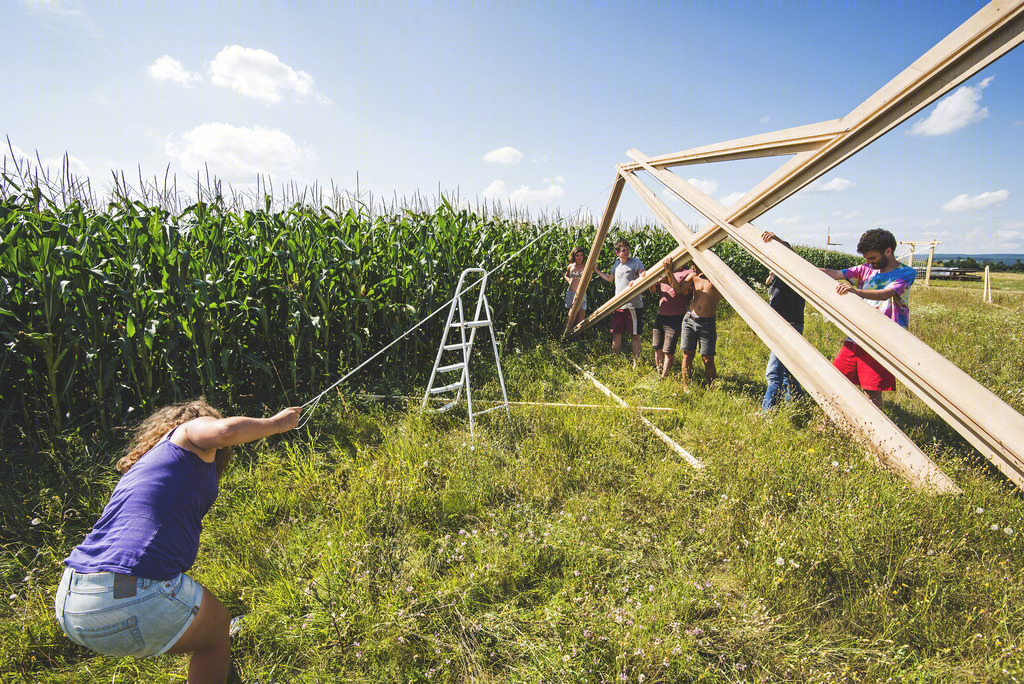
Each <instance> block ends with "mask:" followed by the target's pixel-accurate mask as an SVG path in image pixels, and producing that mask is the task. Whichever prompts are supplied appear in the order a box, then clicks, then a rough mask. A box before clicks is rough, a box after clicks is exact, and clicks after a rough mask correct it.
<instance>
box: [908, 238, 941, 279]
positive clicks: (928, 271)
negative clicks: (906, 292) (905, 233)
mask: <svg viewBox="0 0 1024 684" xmlns="http://www.w3.org/2000/svg"><path fill="white" fill-rule="evenodd" d="M900 244H901V245H910V259H909V260H908V261H907V264H906V265H907V266H910V267H911V268H913V267H914V250H915V249H916V248H917V246H918V245H923V244H926V243H925V241H924V240H900ZM941 244H942V243H941V242H939V241H938V240H929V241H928V242H927V245H928V266H927V268H925V271H924V284H925V286H928V285H931V280H932V260H933V259H934V258H935V245H941Z"/></svg>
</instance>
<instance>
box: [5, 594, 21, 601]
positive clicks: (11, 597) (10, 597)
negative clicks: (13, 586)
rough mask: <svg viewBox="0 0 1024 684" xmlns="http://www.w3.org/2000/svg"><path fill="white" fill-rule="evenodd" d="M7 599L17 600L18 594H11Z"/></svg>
mask: <svg viewBox="0 0 1024 684" xmlns="http://www.w3.org/2000/svg"><path fill="white" fill-rule="evenodd" d="M7 600H8V601H17V600H18V595H17V594H11V595H10V596H8V597H7Z"/></svg>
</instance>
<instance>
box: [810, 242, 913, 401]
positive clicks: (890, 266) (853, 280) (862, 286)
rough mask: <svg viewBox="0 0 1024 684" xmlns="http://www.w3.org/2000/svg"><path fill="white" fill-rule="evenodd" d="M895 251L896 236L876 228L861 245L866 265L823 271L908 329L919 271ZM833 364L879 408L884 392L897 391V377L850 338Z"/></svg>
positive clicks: (838, 288)
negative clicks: (911, 292) (915, 280)
mask: <svg viewBox="0 0 1024 684" xmlns="http://www.w3.org/2000/svg"><path fill="white" fill-rule="evenodd" d="M895 251H896V237H895V236H894V235H893V234H892V233H890V232H889V231H887V230H883V229H881V228H872V229H871V230H869V231H867V232H866V233H864V234H863V235H861V236H860V241H859V242H858V243H857V252H859V253H860V255H861V256H862V257H864V260H865V262H866V263H863V264H861V265H859V266H854V267H853V268H846V269H843V270H837V269H832V268H823V269H821V270H822V271H823V272H824V273H826V274H828V275H829V276H831V277H832V278H834V279H836V280H839V281H841V282H840V283H839V284H838V285H837V286H836V292H838V293H839V294H841V295H845V294H854V295H857V296H858V297H860V298H861V299H864V300H867V302H868V303H869V304H871V305H872V306H874V307H875V308H876V309H878V311H879V312H880V313H881V314H882V315H883V316H885V317H886V318H888V319H890V320H892V321H893V322H895V323H896V324H897V325H900V326H902V327H904V328H906V327H907V325H908V324H909V323H910V306H909V303H908V295H909V292H910V286H911V285H913V284H914V278H916V277H917V271H916V270H914V269H913V268H911V267H910V266H904V265H903V264H901V263H900V262H899V261H897V260H896V257H894V256H893V253H894V252H895ZM832 365H834V366H835V367H836V368H838V369H839V371H840V372H841V373H842V374H843V375H845V376H846V377H847V378H849V380H850V382H852V383H853V384H855V385H857V386H858V387H860V388H861V389H862V390H864V393H865V394H867V395H868V398H869V399H871V401H872V402H873V403H874V404H875V406H878V407H879V408H881V406H882V392H891V391H893V390H894V389H896V377H895V376H894V375H893V374H892V373H890V372H889V371H888V370H887V369H886V368H885V367H884V366H883V365H882V364H880V363H879V362H878V361H876V360H875V359H874V358H872V357H871V355H869V354H868V353H867V352H866V351H864V349H863V348H861V347H860V346H859V345H858V344H857V343H856V342H854V341H853V340H851V339H850V338H846V341H845V342H844V343H843V346H842V348H840V350H839V353H838V354H836V358H835V360H834V361H833V362H832Z"/></svg>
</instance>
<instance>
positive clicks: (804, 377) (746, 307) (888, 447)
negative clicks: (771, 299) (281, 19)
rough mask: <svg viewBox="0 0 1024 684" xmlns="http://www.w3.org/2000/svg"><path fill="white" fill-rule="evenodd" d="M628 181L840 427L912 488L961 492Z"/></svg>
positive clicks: (638, 183) (650, 197) (665, 210)
mask: <svg viewBox="0 0 1024 684" xmlns="http://www.w3.org/2000/svg"><path fill="white" fill-rule="evenodd" d="M665 173H669V172H667V171H666V172H665ZM624 177H625V179H626V182H627V183H629V184H630V186H631V187H632V188H633V189H634V190H636V192H637V194H638V195H640V198H641V199H642V200H643V201H644V202H645V203H646V204H647V206H649V207H650V208H651V209H652V210H653V211H654V212H655V213H656V214H657V215H658V217H659V218H660V219H661V221H662V223H663V224H664V225H665V226H666V227H667V228H668V229H669V231H670V232H671V233H672V235H673V236H674V237H675V238H676V240H678V241H679V243H680V246H681V247H682V248H684V249H685V250H687V251H688V252H689V254H690V256H691V257H692V258H693V260H694V262H696V264H697V265H698V266H699V267H700V269H701V271H703V272H704V273H705V275H707V276H708V278H710V280H711V282H712V283H714V285H715V287H716V288H718V291H719V292H721V293H722V295H723V296H724V297H725V298H726V299H727V300H728V301H729V303H730V304H731V305H732V306H733V308H734V309H736V312H737V313H739V315H740V316H741V317H742V318H743V320H744V321H746V322H747V324H748V325H749V326H750V327H751V328H752V329H753V330H754V332H755V333H757V335H758V336H759V337H760V338H761V339H762V340H765V342H766V343H767V344H768V346H770V347H771V348H772V349H773V350H775V353H776V354H778V356H779V358H780V359H781V360H782V362H783V363H784V364H785V365H786V368H787V369H789V370H790V371H792V372H793V374H794V375H796V377H797V379H798V380H800V383H801V384H802V385H803V386H804V387H805V388H806V389H807V391H808V393H809V394H810V395H811V396H812V397H813V398H814V400H815V401H816V402H818V404H819V405H820V406H821V407H822V409H823V410H824V411H825V413H826V414H827V415H828V416H829V417H830V418H831V419H832V420H833V421H834V422H835V423H836V424H837V425H839V426H841V427H843V428H844V429H846V431H847V432H849V433H850V434H852V435H853V436H854V437H855V438H856V439H857V440H858V441H862V442H864V443H866V444H867V445H869V446H870V447H871V448H872V450H873V451H875V452H876V453H877V454H878V455H879V457H880V458H881V459H882V460H883V461H885V462H886V463H887V464H888V465H889V466H891V467H892V468H893V469H895V470H896V471H898V472H899V473H900V474H901V475H903V476H904V477H906V478H907V479H909V480H910V481H911V482H913V483H914V484H917V485H920V486H925V487H928V488H929V489H932V490H935V491H939V492H959V491H960V490H959V488H958V487H957V486H956V485H955V484H954V483H953V481H952V480H950V479H949V477H947V476H946V474H945V473H943V472H942V470H940V469H939V467H938V466H936V465H935V463H934V462H933V461H932V460H931V459H930V458H928V456H926V455H925V454H924V453H923V452H922V451H921V450H920V449H918V448H917V445H915V444H914V443H913V442H912V441H911V440H910V439H909V438H908V437H907V436H906V435H905V434H903V432H902V431H900V429H899V428H898V427H896V425H895V424H894V423H893V422H892V421H891V420H890V419H889V418H888V417H887V416H886V415H885V414H884V413H882V411H881V410H880V409H879V408H878V407H877V406H875V405H874V404H873V403H871V401H870V400H869V399H868V398H867V397H866V396H865V395H864V393H863V392H861V391H860V390H859V389H858V388H857V387H855V386H854V385H853V384H852V383H851V382H850V381H849V380H847V379H846V378H845V377H844V376H843V375H842V373H840V372H839V371H838V370H836V368H835V367H834V366H833V365H832V364H831V362H829V361H828V359H826V358H825V357H823V356H822V355H821V354H820V353H819V352H818V350H817V349H815V347H814V345H812V344H811V343H810V342H808V341H807V339H806V338H804V336H803V335H801V334H800V333H799V332H797V331H796V329H795V328H793V327H792V326H791V325H790V324H789V323H787V322H786V321H785V320H784V319H783V318H782V316H780V315H779V314H778V312H776V311H775V310H774V309H772V308H771V307H770V306H769V305H768V302H766V301H765V300H764V299H762V298H761V296H760V295H758V294H757V293H756V292H754V291H753V290H752V289H751V288H750V286H749V285H747V284H746V283H745V282H744V281H743V279H742V278H740V277H739V276H738V275H736V273H735V272H733V270H732V269H731V268H729V266H728V264H726V263H725V262H724V261H722V259H721V258H720V257H719V256H718V255H717V254H715V253H714V252H712V251H710V250H699V249H695V248H694V246H693V243H692V240H691V237H690V231H689V229H687V228H686V226H685V225H684V224H683V222H682V221H681V220H680V219H679V218H678V217H677V216H676V215H675V214H673V213H672V212H671V211H670V210H669V209H668V207H667V206H666V205H665V203H664V202H662V201H661V200H660V199H658V197H657V196H656V195H655V194H654V193H653V192H652V191H651V190H650V188H648V187H647V186H646V185H644V184H643V183H642V182H641V181H640V180H639V179H637V178H636V177H635V175H634V174H626V175H625V176H624ZM695 190H696V189H695ZM819 274H820V273H819ZM820 275H823V274H820ZM837 296H838V295H837Z"/></svg>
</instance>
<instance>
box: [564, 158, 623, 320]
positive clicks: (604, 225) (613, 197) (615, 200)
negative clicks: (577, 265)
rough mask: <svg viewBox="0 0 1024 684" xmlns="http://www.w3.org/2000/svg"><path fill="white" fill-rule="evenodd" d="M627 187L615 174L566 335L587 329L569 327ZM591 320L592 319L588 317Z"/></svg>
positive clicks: (577, 291) (570, 311)
mask: <svg viewBox="0 0 1024 684" xmlns="http://www.w3.org/2000/svg"><path fill="white" fill-rule="evenodd" d="M624 186H625V182H624V181H623V180H622V175H621V174H619V173H616V174H615V183H614V184H612V191H611V194H610V195H608V202H607V204H606V205H605V208H604V214H603V215H602V216H601V225H600V226H598V228H597V234H595V235H594V242H593V243H592V244H591V246H590V255H589V256H588V257H587V265H586V266H584V267H583V275H582V276H580V285H579V289H577V290H576V293H577V296H576V297H574V298H573V300H572V306H571V307H569V313H568V316H567V318H566V321H565V332H564V335H569V334H570V332H579V331H580V330H584V329H585V328H582V327H580V328H579V330H572V331H570V330H569V326H570V325H572V321H574V320H576V314H577V313H579V310H580V305H581V304H582V303H583V297H581V296H578V295H579V293H581V292H582V293H584V295H585V294H586V292H587V288H588V287H589V286H590V279H591V278H593V277H594V269H595V268H597V260H598V259H599V258H600V256H601V247H602V246H603V245H604V240H605V238H606V237H607V236H608V230H609V228H611V225H612V220H613V219H614V218H615V210H616V209H617V208H618V206H619V198H620V197H622V188H623V187H624ZM589 318H592V317H588V320H589Z"/></svg>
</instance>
